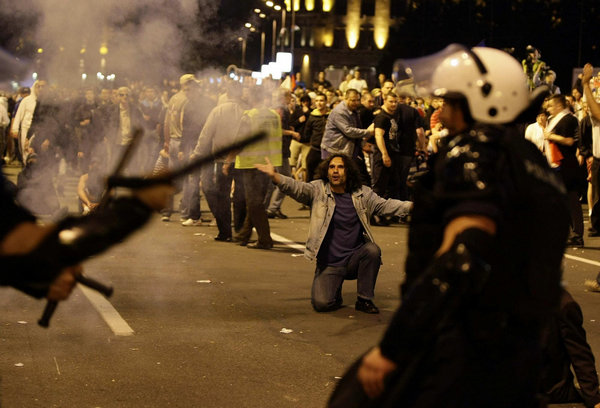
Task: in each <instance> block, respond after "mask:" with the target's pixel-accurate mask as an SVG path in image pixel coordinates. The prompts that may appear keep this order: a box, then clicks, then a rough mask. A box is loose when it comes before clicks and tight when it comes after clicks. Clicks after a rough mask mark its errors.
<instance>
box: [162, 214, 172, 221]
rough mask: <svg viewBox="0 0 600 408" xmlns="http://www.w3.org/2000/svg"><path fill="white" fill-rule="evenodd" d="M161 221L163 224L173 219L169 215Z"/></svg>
mask: <svg viewBox="0 0 600 408" xmlns="http://www.w3.org/2000/svg"><path fill="white" fill-rule="evenodd" d="M160 220H161V221H162V222H169V221H171V217H170V216H168V215H163V216H162V217H160Z"/></svg>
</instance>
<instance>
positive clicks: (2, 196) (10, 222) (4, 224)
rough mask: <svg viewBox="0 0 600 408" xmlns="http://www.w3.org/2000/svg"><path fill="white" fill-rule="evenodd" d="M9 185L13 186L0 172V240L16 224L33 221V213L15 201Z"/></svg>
mask: <svg viewBox="0 0 600 408" xmlns="http://www.w3.org/2000/svg"><path fill="white" fill-rule="evenodd" d="M11 186H12V187H14V185H13V184H12V183H10V182H9V181H8V180H6V179H5V178H4V175H2V172H0V209H1V211H2V217H0V241H1V240H2V239H3V238H4V237H5V236H6V235H7V234H8V233H9V232H10V231H11V230H12V229H13V228H15V227H16V226H17V225H18V224H21V223H22V222H26V221H35V217H34V216H33V215H31V214H30V213H29V212H28V211H27V210H25V209H24V208H23V207H19V206H18V205H17V204H16V203H15V200H14V196H13V194H12V193H11V192H10V187H11Z"/></svg>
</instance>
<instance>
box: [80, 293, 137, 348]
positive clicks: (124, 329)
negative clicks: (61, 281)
mask: <svg viewBox="0 0 600 408" xmlns="http://www.w3.org/2000/svg"><path fill="white" fill-rule="evenodd" d="M78 287H79V289H81V291H82V292H83V294H84V295H85V297H87V298H88V300H89V301H90V303H91V304H92V306H94V308H95V309H96V310H97V311H98V313H100V316H102V318H103V319H104V321H105V322H106V324H108V327H110V329H111V330H112V331H113V333H114V334H115V335H116V336H133V333H134V331H133V329H132V328H131V327H130V326H129V325H128V324H127V322H126V321H125V319H123V318H122V317H121V315H120V314H119V312H117V310H116V309H115V308H114V307H113V305H111V304H110V302H109V301H108V300H106V299H105V298H104V296H102V295H101V294H99V293H98V292H96V291H95V290H92V289H90V288H87V287H85V286H83V285H78Z"/></svg>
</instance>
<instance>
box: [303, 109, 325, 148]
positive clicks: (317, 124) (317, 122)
mask: <svg viewBox="0 0 600 408" xmlns="http://www.w3.org/2000/svg"><path fill="white" fill-rule="evenodd" d="M327 117H329V112H328V113H326V114H324V115H323V114H321V112H319V110H318V109H315V110H313V111H312V112H311V113H310V116H309V117H308V120H307V121H306V125H304V136H305V138H306V140H308V141H309V142H310V147H311V148H312V149H313V150H317V151H319V152H320V151H321V139H323V133H325V124H326V123H327Z"/></svg>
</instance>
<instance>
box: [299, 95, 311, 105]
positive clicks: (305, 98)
mask: <svg viewBox="0 0 600 408" xmlns="http://www.w3.org/2000/svg"><path fill="white" fill-rule="evenodd" d="M302 102H308V104H311V103H312V99H310V96H308V95H302V96H301V97H300V103H302Z"/></svg>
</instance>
